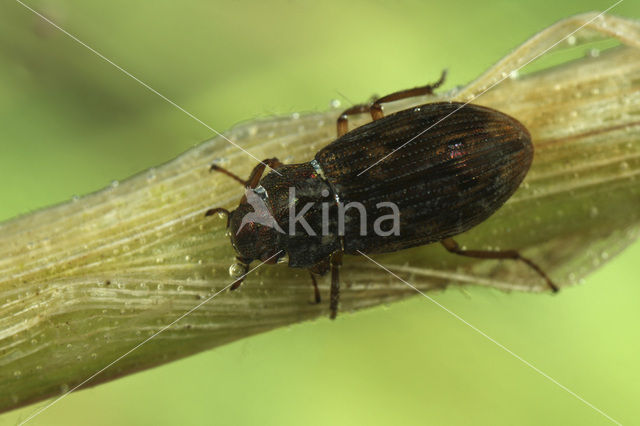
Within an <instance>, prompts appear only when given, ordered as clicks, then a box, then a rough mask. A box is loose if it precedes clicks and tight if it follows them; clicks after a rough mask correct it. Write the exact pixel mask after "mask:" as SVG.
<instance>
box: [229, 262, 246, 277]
mask: <svg viewBox="0 0 640 426" xmlns="http://www.w3.org/2000/svg"><path fill="white" fill-rule="evenodd" d="M246 272H247V268H246V267H245V266H244V265H242V264H240V263H234V264H232V265H231V266H229V275H230V276H231V278H235V279H237V278H240V277H241V276H243V275H244V274H245V273H246Z"/></svg>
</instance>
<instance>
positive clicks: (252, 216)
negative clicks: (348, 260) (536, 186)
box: [206, 73, 558, 318]
mask: <svg viewBox="0 0 640 426" xmlns="http://www.w3.org/2000/svg"><path fill="white" fill-rule="evenodd" d="M444 76H445V73H443V75H442V77H441V79H440V81H438V82H437V83H435V84H433V85H428V86H424V87H419V88H415V89H409V90H405V91H402V92H396V93H393V94H391V95H388V96H385V97H383V98H380V99H378V100H377V101H375V102H373V103H371V104H367V105H356V106H354V107H351V108H349V109H348V110H346V111H345V112H344V113H343V114H342V115H341V116H340V118H339V119H338V126H337V127H338V139H336V140H335V141H334V142H332V143H330V144H329V145H327V146H326V147H324V148H323V149H321V150H320V151H319V152H318V153H317V154H316V155H315V158H314V159H313V160H312V161H310V162H308V163H303V164H287V165H284V164H282V163H280V161H278V160H277V159H276V158H272V159H267V160H265V161H264V162H263V163H261V164H258V165H257V166H256V167H255V168H254V170H253V172H252V173H251V175H250V177H249V179H247V180H246V181H245V180H243V179H241V178H239V177H238V176H236V175H234V174H233V173H231V172H229V171H227V170H224V169H221V168H220V167H218V166H215V165H213V166H211V169H212V170H218V171H221V172H223V173H225V174H226V175H228V176H230V177H232V178H234V179H236V180H237V181H239V182H240V183H242V184H243V185H244V186H245V188H246V194H245V196H244V197H243V198H242V200H241V202H240V205H239V206H238V208H237V209H236V210H233V211H231V212H229V211H227V210H225V209H222V208H216V209H211V210H209V211H208V212H207V213H206V214H207V215H211V214H213V213H226V214H227V227H228V230H229V231H230V234H231V243H232V245H233V247H234V249H235V250H236V252H237V257H236V259H237V263H236V264H234V265H232V268H230V271H231V273H232V275H233V276H234V278H237V281H236V282H235V283H234V284H233V286H232V287H231V289H235V288H237V287H239V285H240V283H241V281H242V278H241V276H242V275H244V274H245V273H246V272H247V271H248V267H249V264H250V263H251V262H252V261H253V260H261V261H267V263H276V262H277V261H278V260H283V259H286V258H288V262H289V266H290V267H294V268H307V269H308V270H309V271H310V273H311V279H312V284H313V286H314V290H315V300H316V302H317V303H319V302H320V293H319V291H318V287H317V285H316V279H315V274H320V275H322V274H324V273H326V272H327V271H328V270H329V269H331V272H332V274H331V277H332V278H331V296H330V307H331V318H335V316H336V313H337V309H338V300H339V288H340V282H339V268H340V266H341V264H342V254H343V253H346V254H352V255H357V254H359V253H387V252H393V251H397V250H402V249H405V248H409V247H414V246H419V245H424V244H428V243H433V242H438V241H439V242H441V243H442V244H443V245H444V247H445V248H446V249H447V250H448V251H450V252H452V253H455V254H459V255H463V256H469V257H477V258H486V259H513V260H519V261H521V262H523V263H524V264H526V265H528V266H529V267H531V268H533V269H534V270H535V271H536V272H537V273H538V274H539V275H540V276H541V277H542V278H544V279H545V280H546V282H547V284H548V286H549V288H550V289H551V290H552V291H554V292H555V291H557V290H558V288H557V286H556V285H555V284H554V283H553V282H552V281H551V280H550V279H549V277H548V276H547V275H546V274H545V273H544V272H543V271H542V270H541V269H540V268H539V267H538V266H537V265H536V264H535V263H533V262H532V261H531V260H529V259H527V258H524V257H522V256H520V254H519V253H518V252H517V251H515V250H503V251H480V250H465V249H462V248H460V247H459V246H458V244H457V243H456V242H455V241H454V240H453V239H452V238H451V237H453V236H455V235H458V234H460V233H462V232H465V231H467V230H468V229H470V228H472V227H474V226H475V225H477V224H479V223H480V222H482V221H484V220H485V219H487V218H488V217H489V216H491V215H492V214H493V213H494V212H495V211H496V210H497V209H498V208H500V206H502V205H503V204H504V202H505V201H507V199H508V198H509V197H510V196H511V195H512V194H513V193H514V192H515V190H516V189H517V188H518V186H519V185H520V183H521V182H522V180H523V179H524V177H525V175H526V173H527V171H528V170H529V167H530V165H531V162H532V160H533V145H532V144H531V136H530V135H529V132H528V131H527V129H526V128H525V127H524V126H523V125H522V124H521V123H520V122H518V121H517V120H516V119H514V118H512V117H510V116H508V115H506V114H503V113H501V112H499V111H496V110H494V109H491V108H487V107H482V106H478V105H473V104H460V103H456V102H436V103H430V104H425V105H421V106H419V107H416V108H411V109H407V110H403V111H399V112H396V113H394V114H391V115H388V116H384V114H383V111H382V104H383V103H385V102H390V101H395V100H399V99H403V98H408V97H412V96H418V95H424V94H429V93H432V92H433V89H435V88H436V87H438V86H439V85H440V84H442V82H443V81H444ZM363 112H369V113H371V115H372V117H373V121H372V122H370V123H368V124H365V125H364V126H361V127H358V128H356V129H353V130H351V131H349V132H347V120H348V116H349V115H352V114H358V113H363ZM425 129H429V130H428V131H426V132H425V131H424V130H425ZM408 141H409V142H408ZM407 142H408V143H407ZM381 159H383V161H380V160H381ZM378 161H380V164H376V165H375V166H373V167H370V166H371V165H372V164H375V163H376V162H378ZM266 165H268V166H269V167H271V168H272V169H274V170H277V173H276V172H274V171H271V172H270V173H268V174H266V175H265V176H264V177H263V176H262V174H263V172H264V170H265V168H266ZM363 171H364V172H363ZM292 194H295V195H292ZM381 205H384V206H389V207H390V209H389V211H387V212H386V213H389V212H391V213H393V215H391V216H389V215H388V216H386V217H387V219H388V222H390V223H387V228H386V229H383V227H382V225H381V223H382V221H381V220H380V219H382V217H380V218H379V219H378V220H376V221H371V220H366V219H367V217H366V215H367V214H368V213H370V212H375V211H376V210H377V209H378V208H379V207H380V206H381ZM302 206H306V207H305V208H302ZM345 206H346V207H347V208H345ZM349 207H351V208H349ZM353 207H356V208H353ZM292 208H293V209H295V208H297V212H293V214H292ZM363 213H364V216H363ZM392 216H393V217H392ZM297 220H299V222H300V223H296V222H297ZM298 225H302V226H298ZM320 229H322V232H320ZM285 255H286V256H287V257H285Z"/></svg>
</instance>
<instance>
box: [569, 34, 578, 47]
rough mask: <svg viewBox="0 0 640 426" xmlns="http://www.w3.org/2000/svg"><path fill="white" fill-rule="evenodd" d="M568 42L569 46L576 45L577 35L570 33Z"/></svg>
mask: <svg viewBox="0 0 640 426" xmlns="http://www.w3.org/2000/svg"><path fill="white" fill-rule="evenodd" d="M567 44H568V45H569V46H574V45H575V44H576V36H574V35H570V36H569V37H567Z"/></svg>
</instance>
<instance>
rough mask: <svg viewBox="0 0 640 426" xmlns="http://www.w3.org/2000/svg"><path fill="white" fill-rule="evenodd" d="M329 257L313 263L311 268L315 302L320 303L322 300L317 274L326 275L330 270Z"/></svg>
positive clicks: (310, 273)
mask: <svg viewBox="0 0 640 426" xmlns="http://www.w3.org/2000/svg"><path fill="white" fill-rule="evenodd" d="M330 266H331V265H330V262H329V257H327V258H326V259H323V260H321V261H320V262H318V263H316V264H315V265H313V266H312V267H311V268H309V275H310V276H311V285H313V298H314V301H315V303H314V304H316V305H317V304H319V303H320V302H322V298H321V297H320V290H319V289H318V281H317V280H316V275H320V276H322V275H324V274H326V273H327V272H328V271H329V268H330Z"/></svg>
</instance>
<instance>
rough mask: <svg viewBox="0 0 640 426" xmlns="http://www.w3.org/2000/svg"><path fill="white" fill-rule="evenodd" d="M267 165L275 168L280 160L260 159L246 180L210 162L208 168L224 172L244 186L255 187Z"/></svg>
mask: <svg viewBox="0 0 640 426" xmlns="http://www.w3.org/2000/svg"><path fill="white" fill-rule="evenodd" d="M267 166H269V167H271V168H272V169H276V168H278V167H280V166H282V163H281V162H280V160H278V159H277V158H275V157H274V158H267V159H265V160H262V161H261V162H260V163H258V164H257V165H256V166H255V167H254V168H253V170H252V171H251V174H250V175H249V177H248V178H247V180H244V179H242V178H241V177H240V176H238V175H236V174H234V173H231V172H230V171H229V170H227V169H224V168H222V167H220V166H218V165H216V164H212V165H211V166H210V168H209V170H211V171H216V172H220V173H224V174H225V175H227V176H229V177H230V178H231V179H233V180H236V181H238V182H239V183H241V184H242V185H243V186H244V187H247V188H255V187H256V186H258V183H259V182H260V178H262V174H263V173H264V169H266V168H267Z"/></svg>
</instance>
